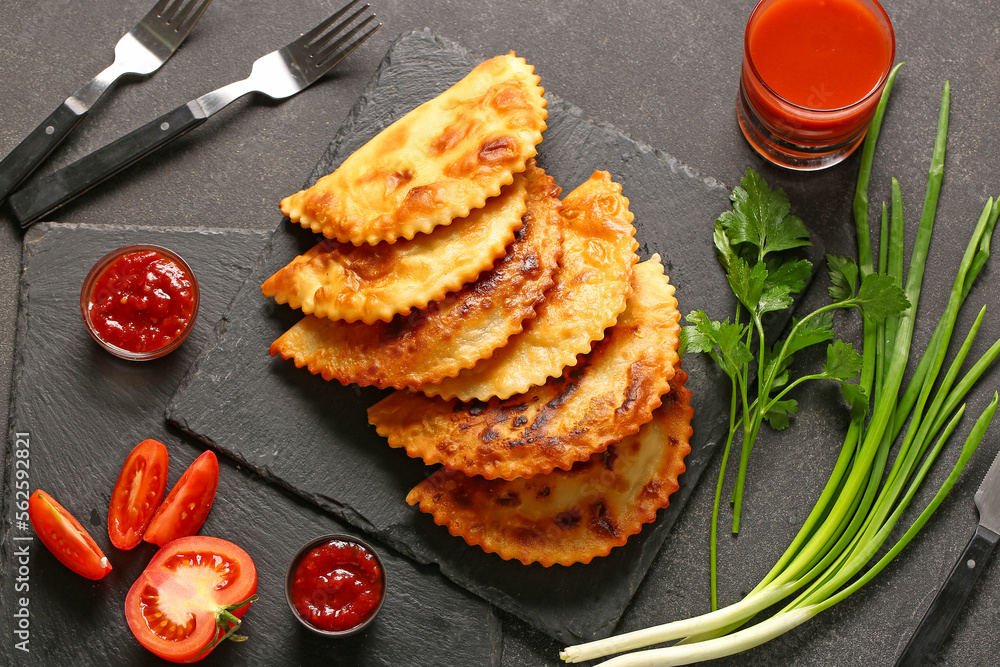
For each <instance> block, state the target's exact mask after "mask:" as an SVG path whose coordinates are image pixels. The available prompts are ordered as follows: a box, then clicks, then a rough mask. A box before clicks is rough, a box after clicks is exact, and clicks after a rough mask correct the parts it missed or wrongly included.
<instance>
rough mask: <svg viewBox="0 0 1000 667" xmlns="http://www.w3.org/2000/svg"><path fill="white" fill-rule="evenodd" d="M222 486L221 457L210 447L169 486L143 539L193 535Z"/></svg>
mask: <svg viewBox="0 0 1000 667" xmlns="http://www.w3.org/2000/svg"><path fill="white" fill-rule="evenodd" d="M218 486H219V459H217V458H215V454H214V453H213V452H212V451H211V450H207V451H206V452H205V453H204V454H202V455H201V456H199V457H198V458H196V459H195V460H194V462H193V463H192V464H191V465H190V466H188V469H187V470H185V471H184V474H183V475H181V478H180V479H179V480H177V483H176V484H174V488H172V489H170V494H169V495H168V496H167V499H166V500H164V501H163V504H162V505H160V508H159V509H158V510H156V514H154V515H153V518H152V519H151V520H150V522H149V527H148V528H147V529H146V534H145V535H144V536H143V539H144V540H146V541H147V542H152V543H153V544H157V545H159V546H161V547H162V546H164V545H166V544H167V542H170V541H172V540H176V539H177V538H178V537H187V536H188V535H194V534H195V533H197V532H198V531H199V530H200V529H201V524H203V523H205V519H206V518H208V511H209V510H210V509H212V503H213V502H214V501H215V489H216V487H218Z"/></svg>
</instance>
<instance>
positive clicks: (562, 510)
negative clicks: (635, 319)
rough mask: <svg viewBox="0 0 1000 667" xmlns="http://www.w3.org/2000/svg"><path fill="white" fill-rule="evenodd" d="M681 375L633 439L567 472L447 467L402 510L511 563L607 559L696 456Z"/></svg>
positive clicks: (650, 515)
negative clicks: (523, 475)
mask: <svg viewBox="0 0 1000 667" xmlns="http://www.w3.org/2000/svg"><path fill="white" fill-rule="evenodd" d="M685 380H687V375H686V374H685V373H684V371H682V370H680V369H678V370H677V374H676V375H674V377H673V379H672V380H671V381H670V393H668V394H667V395H666V396H665V397H664V398H663V405H661V406H660V407H659V408H657V409H656V411H655V412H653V420H652V421H651V422H649V423H648V424H646V425H645V426H643V427H642V429H641V430H640V431H639V433H638V434H637V435H633V436H629V437H628V438H625V440H623V441H621V442H619V443H615V444H613V445H609V446H608V448H607V449H606V450H604V452H603V453H600V454H595V455H593V456H591V457H590V458H589V459H587V460H586V461H582V462H580V463H577V464H576V465H574V466H573V467H572V468H571V469H570V470H555V471H553V472H551V473H549V474H547V475H537V476H535V477H532V478H531V479H514V480H510V481H504V480H487V479H484V478H483V477H479V476H475V477H469V476H467V475H465V474H464V473H462V472H459V471H457V470H448V469H447V468H441V469H439V470H437V471H436V472H434V474H432V475H431V476H430V477H428V478H427V479H426V480H424V481H423V482H421V483H420V484H418V485H417V486H415V487H414V488H413V490H411V491H410V493H409V494H408V495H407V496H406V502H408V503H410V504H411V505H419V506H420V510H421V511H422V512H427V513H428V514H430V515H432V516H433V517H434V521H435V523H437V524H439V525H442V526H446V527H447V528H448V530H449V532H451V534H452V535H455V536H456V537H462V538H463V539H465V541H466V542H468V543H469V544H470V545H473V546H475V545H478V546H480V547H482V549H483V551H486V552H487V553H496V554H497V555H498V556H500V557H501V558H503V559H505V560H512V559H516V560H519V561H521V562H522V563H524V564H525V565H527V564H529V563H535V562H537V563H541V564H542V565H544V566H545V567H549V566H550V565H553V564H556V563H558V564H559V565H572V564H573V563H589V562H590V561H591V560H592V559H593V558H594V557H595V556H607V555H608V553H609V552H610V551H611V549H612V548H614V547H618V546H622V545H624V544H625V542H626V541H627V540H628V538H629V537H630V536H632V535H635V534H636V533H638V532H640V531H641V530H642V526H643V524H646V523H649V522H651V521H654V520H655V519H656V512H657V511H658V510H660V509H662V508H664V507H666V506H667V505H669V504H670V495H671V494H672V493H673V492H674V491H676V490H677V489H678V488H680V487H679V484H678V483H677V477H678V475H680V474H681V473H682V472H684V470H685V466H684V457H685V456H687V455H688V453H690V451H691V445H690V438H691V433H692V431H691V417H692V415H693V413H694V410H692V409H691V392H690V391H689V390H688V389H687V388H686V387H685V386H684V382H685Z"/></svg>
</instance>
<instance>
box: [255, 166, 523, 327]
mask: <svg viewBox="0 0 1000 667" xmlns="http://www.w3.org/2000/svg"><path fill="white" fill-rule="evenodd" d="M532 162H533V161H532ZM526 191H527V179H526V177H525V175H524V174H523V173H521V174H516V175H515V176H514V181H513V182H512V183H511V184H510V185H507V186H504V188H503V189H502V190H501V191H500V194H499V195H497V196H496V197H492V198H490V199H489V200H488V201H487V202H486V206H484V207H482V208H477V209H475V210H474V211H472V213H470V214H469V215H468V217H466V218H463V219H461V220H456V221H455V222H453V223H452V224H450V225H447V226H444V227H437V228H436V229H434V230H433V231H431V232H430V233H429V234H417V235H416V236H414V237H413V239H411V240H409V241H400V242H398V243H392V244H389V243H379V244H377V245H374V246H369V245H365V246H355V245H352V244H350V243H340V242H339V241H333V240H330V239H325V240H323V241H321V242H320V243H319V244H318V245H316V246H315V247H314V248H312V249H310V250H309V251H308V252H307V253H305V254H303V255H299V256H298V257H296V258H295V259H294V260H292V261H291V262H290V263H289V264H288V265H287V266H285V267H284V268H282V269H281V270H279V271H278V272H277V273H275V274H274V275H273V276H271V277H270V278H268V279H267V281H266V282H265V283H264V284H263V285H261V290H262V291H263V292H264V296H271V297H274V298H275V300H276V301H277V302H278V303H287V304H288V305H290V306H291V307H292V308H301V309H302V312H304V313H306V314H313V313H314V314H316V315H318V316H319V317H329V318H331V319H338V320H346V321H347V322H356V321H359V320H360V321H362V322H365V323H367V324H371V323H372V322H376V321H378V320H382V321H384V322H388V321H389V320H391V319H392V318H393V316H394V315H397V314H399V313H403V314H408V313H409V312H410V309H411V308H423V307H425V306H426V305H427V304H428V303H430V302H431V301H438V300H440V299H442V298H443V297H444V295H445V294H447V293H448V292H453V291H455V290H457V289H458V288H460V287H461V286H462V285H464V284H465V283H467V282H470V281H472V280H475V278H476V276H478V275H479V274H480V273H482V272H483V271H485V270H486V269H488V268H490V267H491V266H493V263H494V262H495V261H496V260H497V258H499V257H501V256H503V254H504V252H505V251H506V247H507V246H508V245H509V244H510V243H511V241H513V240H514V232H515V231H517V230H518V229H520V228H521V225H522V221H521V219H522V217H523V216H524V213H525V210H526V209H527V204H526V202H525V197H526V194H527V192H526Z"/></svg>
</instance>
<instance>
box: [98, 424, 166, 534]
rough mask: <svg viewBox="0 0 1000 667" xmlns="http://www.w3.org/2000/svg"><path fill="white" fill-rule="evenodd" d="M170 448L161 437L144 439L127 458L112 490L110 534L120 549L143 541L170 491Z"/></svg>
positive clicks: (109, 519) (109, 516)
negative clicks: (168, 467)
mask: <svg viewBox="0 0 1000 667" xmlns="http://www.w3.org/2000/svg"><path fill="white" fill-rule="evenodd" d="M169 461H170V457H169V455H168V454H167V448H166V447H165V446H164V445H163V443H162V442H160V441H158V440H143V441H142V442H140V443H139V444H138V445H136V446H135V449H133V450H132V452H131V453H130V454H129V455H128V458H126V459H125V463H124V465H122V470H121V472H120V473H118V481H117V482H115V489H114V491H112V492H111V508H110V509H109V510H108V536H109V537H110V538H111V544H113V545H115V546H116V547H118V548H119V549H132V548H134V547H135V546H136V545H137V544H139V542H142V535H143V533H145V532H146V526H148V525H149V522H150V520H151V519H152V518H153V514H154V513H155V512H156V509H157V508H158V507H159V506H160V501H161V500H163V492H164V491H166V490H167V466H168V465H169Z"/></svg>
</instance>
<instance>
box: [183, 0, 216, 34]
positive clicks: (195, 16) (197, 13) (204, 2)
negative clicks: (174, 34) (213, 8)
mask: <svg viewBox="0 0 1000 667" xmlns="http://www.w3.org/2000/svg"><path fill="white" fill-rule="evenodd" d="M211 2H212V0H201V4H200V5H198V6H197V7H195V8H194V11H192V12H191V14H190V16H188V17H187V19H186V20H185V21H184V22H183V24H182V25H180V26H178V27H177V31H178V32H188V31H190V30H191V28H193V27H194V24H195V23H197V22H198V20H199V19H200V18H201V15H202V14H204V13H205V10H206V9H208V5H209V4H210V3H211ZM194 4H195V3H194V2H192V3H191V5H192V6H193V5H194Z"/></svg>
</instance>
